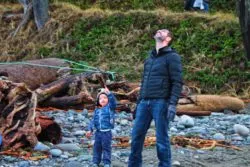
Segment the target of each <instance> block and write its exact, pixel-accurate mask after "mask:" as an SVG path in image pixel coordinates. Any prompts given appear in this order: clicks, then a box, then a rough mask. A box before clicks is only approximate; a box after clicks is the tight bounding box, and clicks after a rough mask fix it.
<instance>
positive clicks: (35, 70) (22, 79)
mask: <svg viewBox="0 0 250 167" xmlns="http://www.w3.org/2000/svg"><path fill="white" fill-rule="evenodd" d="M24 63H26V64H24ZM39 65H47V66H60V67H64V69H67V67H68V66H69V64H67V63H65V61H63V60H62V59H57V58H48V59H41V60H31V61H27V62H21V63H20V64H11V65H0V76H7V77H8V79H9V80H11V81H13V82H16V83H25V84H26V85H27V86H28V87H29V88H30V89H31V90H35V89H37V88H39V87H40V86H41V85H45V84H49V83H51V82H53V81H56V80H57V79H58V77H60V76H62V75H63V74H64V73H63V71H62V70H60V69H57V68H48V67H46V68H45V67H43V66H39ZM62 69H63V68H62ZM65 72H66V71H65Z"/></svg>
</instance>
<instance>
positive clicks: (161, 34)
mask: <svg viewBox="0 0 250 167" xmlns="http://www.w3.org/2000/svg"><path fill="white" fill-rule="evenodd" d="M168 33H169V32H168V30H158V31H156V33H155V35H154V39H155V40H156V41H160V42H163V41H164V40H165V39H166V38H167V37H168Z"/></svg>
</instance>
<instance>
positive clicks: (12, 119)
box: [0, 80, 41, 149]
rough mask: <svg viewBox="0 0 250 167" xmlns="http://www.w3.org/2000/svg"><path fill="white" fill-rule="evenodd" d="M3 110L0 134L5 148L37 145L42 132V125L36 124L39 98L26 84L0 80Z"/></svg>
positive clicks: (1, 111) (0, 112) (0, 119)
mask: <svg viewBox="0 0 250 167" xmlns="http://www.w3.org/2000/svg"><path fill="white" fill-rule="evenodd" d="M0 94H1V110H0V133H1V134H2V137H3V147H4V148H8V147H12V148H14V149H16V148H19V147H22V146H26V145H30V146H34V145H35V144H36V143H37V137H36V135H38V134H39V133H40V132H41V127H40V124H38V123H37V122H35V116H36V114H35V108H36V105H37V98H36V94H35V93H34V92H31V91H30V90H29V89H28V88H27V87H26V86H25V84H15V83H12V82H9V81H3V80H0Z"/></svg>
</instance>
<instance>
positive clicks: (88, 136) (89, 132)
mask: <svg viewBox="0 0 250 167" xmlns="http://www.w3.org/2000/svg"><path fill="white" fill-rule="evenodd" d="M91 136H92V132H91V131H88V132H87V133H86V137H87V138H88V139H89V138H91Z"/></svg>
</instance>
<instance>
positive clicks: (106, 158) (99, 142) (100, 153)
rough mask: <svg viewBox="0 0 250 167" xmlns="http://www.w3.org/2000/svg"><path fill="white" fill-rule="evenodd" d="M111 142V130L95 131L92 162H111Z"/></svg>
mask: <svg viewBox="0 0 250 167" xmlns="http://www.w3.org/2000/svg"><path fill="white" fill-rule="evenodd" d="M111 142H112V132H111V131H108V132H101V131H96V132H95V143H94V150H93V154H94V155H93V163H94V164H100V162H101V159H102V162H103V163H104V164H105V165H106V164H111Z"/></svg>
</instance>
